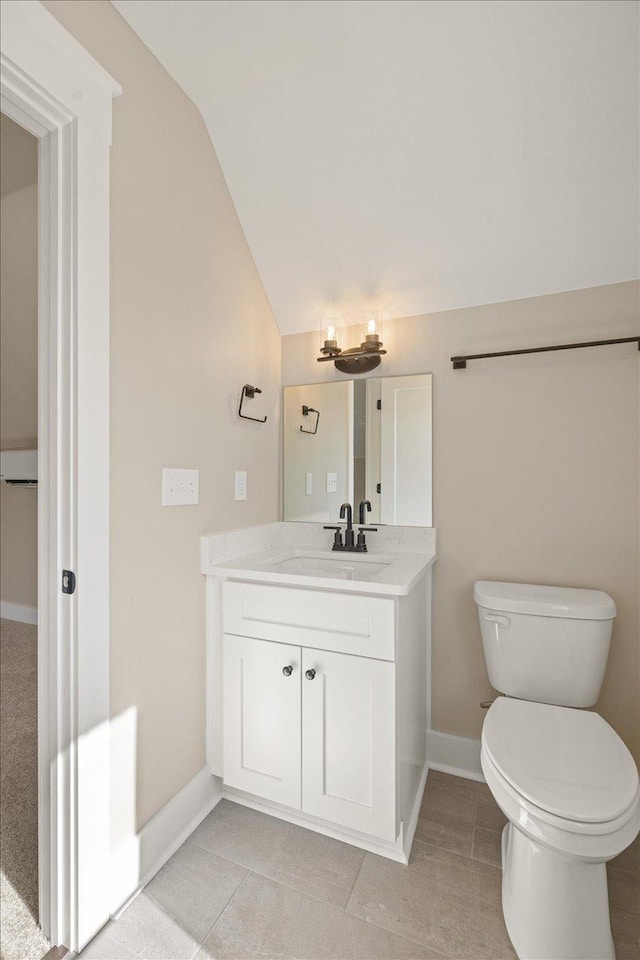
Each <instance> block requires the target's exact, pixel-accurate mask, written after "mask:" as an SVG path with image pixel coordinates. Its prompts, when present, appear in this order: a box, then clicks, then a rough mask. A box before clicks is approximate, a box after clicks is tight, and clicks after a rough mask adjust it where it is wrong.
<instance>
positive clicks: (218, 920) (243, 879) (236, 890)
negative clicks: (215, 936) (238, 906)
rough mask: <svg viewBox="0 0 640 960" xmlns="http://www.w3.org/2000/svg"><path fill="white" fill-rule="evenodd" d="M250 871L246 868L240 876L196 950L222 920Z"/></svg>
mask: <svg viewBox="0 0 640 960" xmlns="http://www.w3.org/2000/svg"><path fill="white" fill-rule="evenodd" d="M222 859H224V858H222ZM233 862H234V861H233V860H230V861H229V863H233ZM251 873H252V871H251V870H247V872H246V873H245V875H244V877H243V878H242V880H241V881H240V883H239V884H238V886H237V887H236V889H235V890H234V891H233V893H232V894H231V896H230V897H229V899H228V900H227V902H226V903H225V905H224V908H223V909H222V910H221V911H220V913H219V914H218V916H217V917H216V919H215V920H214V921H213V923H212V924H211V926H210V927H209V929H208V930H207V932H206V933H205V935H204V937H203V938H202V940H201V941H200V944H199V946H198V950H200V948H201V947H204V945H205V943H206V941H207V938H208V937H209V935H210V934H211V933H212V932H213V930H214V928H215V927H216V926H217V925H218V923H219V922H220V921H221V920H222V918H223V916H224V915H225V913H226V912H227V910H228V909H229V907H230V906H231V903H232V901H233V900H234V898H235V896H236V895H237V893H238V891H239V890H240V888H241V887H242V886H243V885H244V882H245V880H246V879H247V877H248V876H250V874H251ZM197 952H198V951H196V953H197Z"/></svg>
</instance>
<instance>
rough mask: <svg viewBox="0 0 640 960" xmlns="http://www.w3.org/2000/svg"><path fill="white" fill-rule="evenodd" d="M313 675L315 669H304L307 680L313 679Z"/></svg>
mask: <svg viewBox="0 0 640 960" xmlns="http://www.w3.org/2000/svg"><path fill="white" fill-rule="evenodd" d="M315 675H316V672H315V670H313V669H312V670H306V671H305V677H306V678H307V680H313V678H314V677H315Z"/></svg>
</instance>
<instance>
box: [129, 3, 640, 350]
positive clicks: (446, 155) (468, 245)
mask: <svg viewBox="0 0 640 960" xmlns="http://www.w3.org/2000/svg"><path fill="white" fill-rule="evenodd" d="M112 2H113V3H114V4H115V6H116V8H117V9H118V10H119V11H120V13H121V14H122V16H123V17H125V19H126V20H127V21H128V22H129V23H130V25H131V26H132V27H133V29H134V30H135V31H136V32H137V33H138V34H139V36H140V37H141V38H142V40H143V41H144V43H145V44H146V45H147V46H148V47H149V48H150V50H151V51H152V52H153V53H154V54H155V55H156V56H157V57H158V59H159V60H160V61H161V63H162V64H163V65H164V66H165V67H166V69H167V70H168V71H169V73H170V74H172V76H173V77H174V78H175V79H176V81H177V82H178V83H179V84H180V85H181V86H182V87H183V89H184V90H185V92H186V93H187V94H188V96H189V97H190V98H191V99H192V100H193V101H194V103H195V104H196V105H197V106H198V108H199V109H200V111H201V113H202V116H203V118H204V120H205V123H206V125H207V127H208V130H209V133H210V135H211V139H212V142H213V144H214V147H215V149H216V151H217V154H218V157H219V159H220V163H221V165H222V169H223V171H224V174H225V177H226V180H227V183H228V185H229V190H230V192H231V196H232V198H233V201H234V203H235V206H236V209H237V211H238V215H239V217H240V221H241V223H242V226H243V229H244V231H245V234H246V237H247V240H248V243H249V246H250V248H251V251H252V253H253V256H254V258H255V262H256V265H257V268H258V271H259V273H260V276H261V278H262V281H263V283H264V286H265V289H266V291H267V294H268V296H269V298H270V301H271V305H272V307H273V310H274V313H275V316H276V320H277V322H278V324H279V327H280V330H281V332H282V333H283V334H288V333H295V332H299V331H303V330H309V329H313V328H314V327H316V326H317V325H318V323H319V321H320V320H321V318H322V316H323V315H325V314H326V313H327V311H332V310H334V311H336V312H339V313H341V314H342V315H343V317H344V319H345V321H346V322H356V321H359V320H360V319H361V318H362V317H361V314H362V311H363V310H364V309H368V308H369V307H374V308H377V309H379V310H382V311H383V312H384V314H385V315H386V316H407V315H414V314H421V313H426V312H432V311H437V310H448V309H454V308H457V307H463V306H471V305H475V304H480V303H492V302H496V301H501V300H511V299H518V298H521V297H527V296H534V295H538V294H545V293H551V292H555V291H559V290H569V289H577V288H582V287H588V286H595V285H598V284H605V283H613V282H617V281H621V280H629V279H632V278H634V277H636V276H637V275H638V256H639V252H638V171H639V157H638V112H639V101H638V5H637V4H636V3H635V2H627V0H573V2H567V0H527V2H518V0H454V2H452V0H444V2H441V0H175V2H174V0H144V2H140V0H112ZM125 92H126V91H125ZM332 304H333V307H332V306H331V305H332Z"/></svg>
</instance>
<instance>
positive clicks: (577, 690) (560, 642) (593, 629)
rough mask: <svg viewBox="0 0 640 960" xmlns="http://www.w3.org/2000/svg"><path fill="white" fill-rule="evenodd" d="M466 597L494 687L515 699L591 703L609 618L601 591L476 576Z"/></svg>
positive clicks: (609, 603)
mask: <svg viewBox="0 0 640 960" xmlns="http://www.w3.org/2000/svg"><path fill="white" fill-rule="evenodd" d="M473 598H474V600H475V602H476V604H477V606H478V617H479V620H480V632H481V634H482V646H483V648H484V658H485V661H486V664H487V670H488V671H489V680H490V681H491V685H492V686H493V687H495V689H496V690H499V691H500V693H504V694H506V695H507V696H509V697H518V698H520V699H521V700H538V701H540V702H541V703H555V704H558V705H560V706H565V707H591V706H593V704H594V703H595V702H596V700H597V699H598V694H599V693H600V687H601V686H602V681H603V679H604V672H605V669H606V666H607V657H608V655H609V643H610V641H611V628H612V625H613V620H614V617H615V615H616V605H615V603H614V602H613V600H612V599H611V597H610V596H608V594H606V593H603V592H602V591H600V590H580V589H577V588H573V587H544V586H539V585H537V584H532V583H498V582H494V581H488V580H479V581H478V582H477V583H476V585H475V587H474V591H473Z"/></svg>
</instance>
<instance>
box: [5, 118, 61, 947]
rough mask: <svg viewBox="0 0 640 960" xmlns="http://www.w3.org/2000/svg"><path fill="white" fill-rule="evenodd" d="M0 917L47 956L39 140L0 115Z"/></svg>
mask: <svg viewBox="0 0 640 960" xmlns="http://www.w3.org/2000/svg"><path fill="white" fill-rule="evenodd" d="M0 194H1V205H2V207H1V215H0V225H1V237H0V333H1V357H0V359H1V376H0V447H1V459H2V463H1V470H0V473H1V475H2V483H0V549H1V562H0V599H1V605H0V615H1V623H0V821H1V822H2V840H1V845H0V867H1V880H0V923H1V929H2V957H3V960H19V958H23V957H25V956H29V957H38V956H43V955H44V954H45V953H46V952H47V950H48V949H49V942H48V941H47V939H46V937H45V936H44V934H43V933H42V932H41V930H40V927H39V903H38V900H39V897H38V889H39V884H38V636H37V630H38V627H37V607H38V499H37V462H38V439H37V437H38V141H37V139H36V138H35V137H34V136H32V135H31V134H30V133H29V132H28V131H26V130H24V129H23V128H22V127H20V126H19V125H18V124H17V123H14V122H13V121H12V120H10V119H9V118H8V117H6V116H5V115H4V114H2V115H0Z"/></svg>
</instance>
